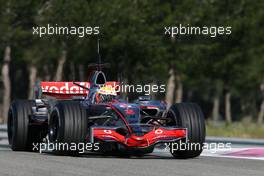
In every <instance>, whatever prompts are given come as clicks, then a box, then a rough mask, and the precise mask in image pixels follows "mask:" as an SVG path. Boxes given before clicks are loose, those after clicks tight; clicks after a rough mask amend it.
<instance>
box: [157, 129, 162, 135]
mask: <svg viewBox="0 0 264 176" xmlns="http://www.w3.org/2000/svg"><path fill="white" fill-rule="evenodd" d="M162 133H163V131H162V130H161V129H157V130H155V134H162Z"/></svg>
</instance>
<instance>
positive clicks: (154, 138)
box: [90, 127, 187, 148]
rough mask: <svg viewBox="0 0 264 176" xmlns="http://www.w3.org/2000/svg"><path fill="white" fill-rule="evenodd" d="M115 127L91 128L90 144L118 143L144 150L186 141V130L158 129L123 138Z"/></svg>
mask: <svg viewBox="0 0 264 176" xmlns="http://www.w3.org/2000/svg"><path fill="white" fill-rule="evenodd" d="M116 129H117V127H115V128H111V127H92V128H91V131H90V142H94V141H95V140H100V141H104V142H118V143H121V144H123V145H125V146H127V147H136V148H137V147H138V148H145V147H149V146H152V145H155V144H157V143H166V142H175V141H177V140H179V139H183V138H185V139H186V140H187V129H186V128H172V127H168V128H166V127H159V128H157V129H154V130H152V131H150V132H148V133H146V134H145V135H143V136H137V135H134V134H131V135H129V136H123V135H121V134H119V133H118V132H116Z"/></svg>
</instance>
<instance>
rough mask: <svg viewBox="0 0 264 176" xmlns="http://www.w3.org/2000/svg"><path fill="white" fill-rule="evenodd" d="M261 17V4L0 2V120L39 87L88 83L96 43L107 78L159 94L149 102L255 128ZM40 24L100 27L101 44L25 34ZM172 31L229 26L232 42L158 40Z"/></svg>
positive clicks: (261, 95) (262, 99)
mask: <svg viewBox="0 0 264 176" xmlns="http://www.w3.org/2000/svg"><path fill="white" fill-rule="evenodd" d="M263 8H264V2H263V1H262V0H254V1H251V0H242V1H241V0H233V1H230V0H226V1H212V0H185V1H181V0H145V1H139V0H133V1H124V0H112V1H107V0H101V1H96V0H78V1H65V0H41V1H34V0H24V1H20V2H18V1H15V0H0V34H1V35H0V54H1V55H0V57H1V58H2V59H1V63H0V66H1V69H2V72H1V90H0V95H1V99H2V101H1V116H0V118H1V119H2V122H5V119H6V116H7V112H8V107H9V104H10V102H11V101H12V100H13V99H17V98H33V91H32V87H33V86H34V84H35V83H36V82H37V81H40V80H46V81H48V80H53V81H71V80H80V81H84V80H86V79H87V76H88V75H87V66H88V64H89V63H92V62H96V61H97V48H96V47H97V43H96V42H97V39H98V38H100V39H101V55H102V58H103V61H105V62H109V63H110V65H111V69H109V70H107V71H108V72H109V75H110V78H112V79H114V78H118V79H120V80H122V81H123V82H127V83H130V84H136V83H140V84H142V83H152V84H166V85H167V88H166V93H165V94H153V95H152V96H153V97H155V98H157V99H164V100H166V101H167V103H168V104H173V103H177V102H182V101H193V102H197V103H199V104H200V105H201V106H202V109H203V111H204V112H205V113H206V117H207V118H209V119H212V120H214V121H219V120H225V121H226V123H228V124H230V123H232V121H237V120H241V119H243V118H248V119H250V120H251V121H254V122H258V123H259V124H263V117H264V56H263V50H264V47H263V46H264V45H263V43H264V42H263V39H264V37H263V36H264V30H263V19H264V11H263ZM47 24H50V25H53V26H56V25H57V26H69V27H70V26H76V27H78V26H99V27H100V34H99V35H98V36H97V35H93V36H85V37H78V36H72V35H45V36H43V37H39V36H36V35H33V34H32V32H33V30H32V28H33V27H36V26H47ZM179 24H181V25H186V26H187V25H190V26H208V27H210V26H231V27H232V33H231V34H230V35H221V36H216V37H213V38H212V37H210V36H204V35H185V36H184V35H177V36H175V37H168V36H166V35H164V27H165V26H177V25H179ZM131 97H132V98H133V95H131ZM132 98H131V99H132Z"/></svg>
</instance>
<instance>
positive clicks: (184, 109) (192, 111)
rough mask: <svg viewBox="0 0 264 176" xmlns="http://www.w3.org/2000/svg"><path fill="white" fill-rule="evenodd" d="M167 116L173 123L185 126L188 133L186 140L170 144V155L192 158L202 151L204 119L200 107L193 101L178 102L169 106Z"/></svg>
mask: <svg viewBox="0 0 264 176" xmlns="http://www.w3.org/2000/svg"><path fill="white" fill-rule="evenodd" d="M167 116H168V118H171V119H172V122H174V124H175V125H177V126H179V127H184V128H187V135H188V138H187V140H188V142H186V140H183V141H180V142H179V143H173V144H171V153H172V155H173V156H174V157H175V158H194V157H197V156H199V155H200V154H201V152H202V151H203V143H204V141H205V133H206V132H205V131H206V130H205V120H204V115H203V113H202V111H201V108H200V107H199V106H198V105H197V104H194V103H178V104H174V105H172V106H171V107H170V109H169V111H168V114H167ZM170 123H171V122H170ZM175 145H177V147H176V146H175ZM180 145H181V146H182V147H181V146H180ZM183 145H184V146H183Z"/></svg>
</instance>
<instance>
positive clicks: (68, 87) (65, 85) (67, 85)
mask: <svg viewBox="0 0 264 176" xmlns="http://www.w3.org/2000/svg"><path fill="white" fill-rule="evenodd" d="M77 83H78V84H80V85H82V86H85V87H87V88H90V83H89V82H77ZM40 86H41V89H42V93H44V94H45V93H54V94H88V92H89V91H88V90H85V89H84V88H82V87H79V86H77V85H75V84H73V82H41V83H40Z"/></svg>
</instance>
